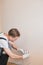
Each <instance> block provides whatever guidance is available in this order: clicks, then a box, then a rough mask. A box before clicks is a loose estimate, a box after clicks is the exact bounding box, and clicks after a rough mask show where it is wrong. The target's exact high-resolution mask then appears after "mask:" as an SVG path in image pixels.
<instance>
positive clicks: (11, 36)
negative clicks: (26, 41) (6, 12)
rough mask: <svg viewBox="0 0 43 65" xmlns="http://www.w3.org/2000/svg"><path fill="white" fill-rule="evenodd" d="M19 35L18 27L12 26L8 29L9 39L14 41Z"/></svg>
mask: <svg viewBox="0 0 43 65" xmlns="http://www.w3.org/2000/svg"><path fill="white" fill-rule="evenodd" d="M19 37H20V33H19V31H18V29H16V28H12V29H10V30H9V31H8V38H9V40H10V41H12V42H14V41H15V40H17V39H18V38H19Z"/></svg>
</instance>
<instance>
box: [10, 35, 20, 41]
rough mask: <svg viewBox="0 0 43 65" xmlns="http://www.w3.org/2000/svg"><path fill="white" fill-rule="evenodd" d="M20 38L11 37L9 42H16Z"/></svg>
mask: <svg viewBox="0 0 43 65" xmlns="http://www.w3.org/2000/svg"><path fill="white" fill-rule="evenodd" d="M18 38H19V37H12V36H9V40H10V41H12V42H14V41H16V40H17V39H18Z"/></svg>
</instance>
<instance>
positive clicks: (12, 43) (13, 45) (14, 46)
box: [9, 41, 18, 50]
mask: <svg viewBox="0 0 43 65" xmlns="http://www.w3.org/2000/svg"><path fill="white" fill-rule="evenodd" d="M9 43H10V44H11V45H12V47H13V48H14V49H15V50H17V49H18V47H17V46H16V45H15V44H14V42H10V41H9Z"/></svg>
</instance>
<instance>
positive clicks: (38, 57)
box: [2, 0, 43, 65]
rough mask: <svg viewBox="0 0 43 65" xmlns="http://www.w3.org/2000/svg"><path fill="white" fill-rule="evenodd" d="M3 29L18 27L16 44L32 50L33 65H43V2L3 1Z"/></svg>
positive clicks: (5, 30)
mask: <svg viewBox="0 0 43 65" xmlns="http://www.w3.org/2000/svg"><path fill="white" fill-rule="evenodd" d="M2 12H3V14H2V27H3V32H7V31H8V30H9V29H10V28H12V27H17V28H18V29H19V31H20V32H21V38H20V39H19V40H17V41H16V44H17V45H18V46H19V47H21V48H24V49H29V50H30V57H31V61H32V64H33V65H43V61H42V60H43V0H3V11H2Z"/></svg>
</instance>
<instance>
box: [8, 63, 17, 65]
mask: <svg viewBox="0 0 43 65" xmlns="http://www.w3.org/2000/svg"><path fill="white" fill-rule="evenodd" d="M7 65H16V64H13V63H7Z"/></svg>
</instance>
